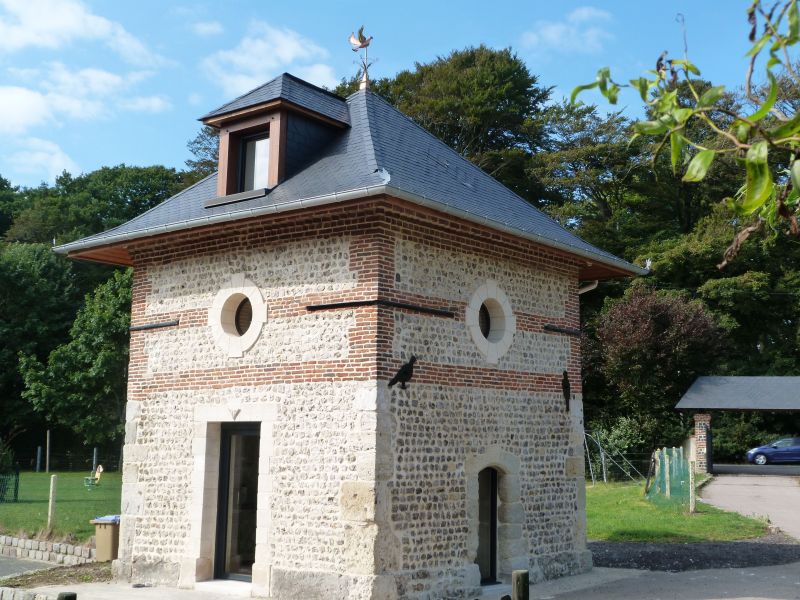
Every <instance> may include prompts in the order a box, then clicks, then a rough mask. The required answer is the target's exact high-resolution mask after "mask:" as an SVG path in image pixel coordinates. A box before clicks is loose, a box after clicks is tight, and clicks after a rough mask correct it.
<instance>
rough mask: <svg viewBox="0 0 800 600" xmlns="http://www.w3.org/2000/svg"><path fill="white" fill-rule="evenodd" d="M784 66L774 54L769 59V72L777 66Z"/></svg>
mask: <svg viewBox="0 0 800 600" xmlns="http://www.w3.org/2000/svg"><path fill="white" fill-rule="evenodd" d="M782 64H783V63H782V62H781V59H780V58H778V57H777V56H775V55H774V54H773V55H772V56H770V57H769V60H768V61H767V71H769V70H770V69H771V68H772V67H774V66H775V65H782Z"/></svg>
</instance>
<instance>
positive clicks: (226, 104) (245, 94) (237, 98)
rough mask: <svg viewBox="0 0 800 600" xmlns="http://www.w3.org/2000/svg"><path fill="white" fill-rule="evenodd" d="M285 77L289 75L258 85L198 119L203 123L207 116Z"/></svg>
mask: <svg viewBox="0 0 800 600" xmlns="http://www.w3.org/2000/svg"><path fill="white" fill-rule="evenodd" d="M284 75H288V73H282V74H281V75H276V76H275V77H273V78H272V79H270V80H269V81H265V82H264V83H262V84H261V85H257V86H256V87H254V88H253V89H251V90H247V91H246V92H244V93H242V94H239V95H238V96H236V98H234V99H233V100H228V101H227V102H225V103H223V104H220V105H219V106H218V107H217V108H215V109H213V110H210V111H208V112H207V113H206V114H205V116H202V117H200V118H199V119H198V121H202V120H203V119H205V118H206V117H207V116H209V115H213V114H214V113H217V112H219V111H221V110H222V109H223V108H225V107H226V106H228V105H230V104H233V103H234V102H236V101H237V100H241V99H242V98H244V97H245V96H247V95H249V94H252V93H253V92H255V91H256V90H260V89H261V88H264V87H267V86H268V85H269V84H270V83H272V82H273V81H276V80H277V79H279V78H281V77H283V76H284Z"/></svg>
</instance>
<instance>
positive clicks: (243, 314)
mask: <svg viewBox="0 0 800 600" xmlns="http://www.w3.org/2000/svg"><path fill="white" fill-rule="evenodd" d="M233 322H234V324H235V325H236V333H238V334H239V335H244V334H245V333H247V330H248V329H250V325H251V323H252V322H253V305H252V304H250V300H249V299H248V298H245V299H244V300H242V301H241V302H240V303H239V306H237V307H236V316H235V317H234V320H233Z"/></svg>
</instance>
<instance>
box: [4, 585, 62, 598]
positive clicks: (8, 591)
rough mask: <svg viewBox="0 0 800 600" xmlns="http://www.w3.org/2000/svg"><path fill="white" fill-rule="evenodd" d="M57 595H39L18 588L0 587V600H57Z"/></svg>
mask: <svg viewBox="0 0 800 600" xmlns="http://www.w3.org/2000/svg"><path fill="white" fill-rule="evenodd" d="M57 596H58V594H54V595H52V596H51V595H50V594H41V593H37V592H29V591H28V590H23V589H20V588H10V587H0V600H57Z"/></svg>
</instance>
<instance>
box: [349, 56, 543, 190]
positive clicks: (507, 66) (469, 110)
mask: <svg viewBox="0 0 800 600" xmlns="http://www.w3.org/2000/svg"><path fill="white" fill-rule="evenodd" d="M359 79H360V76H359V75H356V76H355V77H354V78H352V79H350V80H345V81H343V82H342V83H341V84H340V85H339V86H337V87H336V88H335V89H334V90H333V91H334V92H335V93H338V94H340V95H349V94H350V93H352V92H354V91H356V90H357V89H358V81H359ZM370 85H371V89H372V91H374V92H375V93H377V94H380V95H381V96H383V97H384V98H385V99H386V100H388V101H389V102H390V103H392V104H393V105H394V106H396V107H397V108H398V109H399V110H400V111H402V112H403V113H404V114H406V115H407V116H409V117H411V118H412V119H413V120H414V121H416V122H417V123H418V124H419V125H421V126H422V127H424V128H425V129H427V130H428V131H429V132H431V133H432V134H433V135H435V136H436V137H438V138H439V139H441V140H442V141H444V142H445V143H446V144H447V145H449V146H450V147H451V148H453V149H454V150H455V151H456V152H458V153H459V154H461V155H463V156H464V157H466V158H468V159H469V160H471V161H472V162H474V163H475V164H476V165H478V166H479V167H481V168H482V169H484V170H485V171H487V172H488V173H490V174H491V175H493V176H494V177H496V178H498V179H499V180H500V181H502V182H503V183H505V184H506V185H507V186H508V187H510V188H511V189H512V190H514V191H515V192H517V193H518V194H519V195H521V196H522V197H523V198H526V199H528V200H529V201H531V202H534V203H538V202H539V200H540V191H541V188H540V186H539V185H538V184H537V183H536V182H535V181H532V180H531V178H530V177H529V176H528V175H527V174H526V167H527V165H528V161H529V160H530V158H531V156H532V155H533V153H534V152H536V151H537V150H538V149H539V148H541V147H542V143H543V141H544V129H543V120H542V114H543V112H544V105H545V103H546V102H547V100H548V99H549V97H550V88H545V87H542V86H540V85H539V84H538V78H537V77H536V76H535V75H533V74H531V72H530V71H529V70H528V67H527V66H526V65H525V62H524V61H523V60H522V59H520V58H519V57H518V56H517V55H516V54H514V52H512V51H511V50H510V49H505V50H493V49H491V48H488V47H486V46H478V47H474V48H465V49H464V50H455V51H453V52H451V53H450V54H449V55H447V56H444V57H439V58H437V59H436V60H434V61H432V62H430V63H426V64H422V63H416V65H415V67H414V69H413V70H404V71H401V72H399V73H398V74H397V75H395V76H394V77H391V78H383V79H378V80H376V81H374V82H371V84H370Z"/></svg>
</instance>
